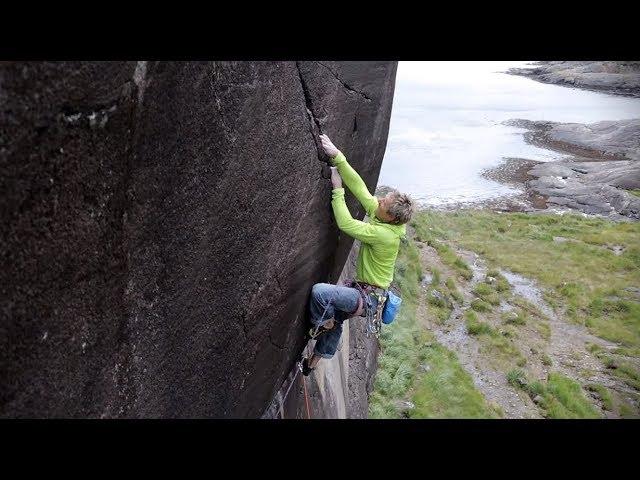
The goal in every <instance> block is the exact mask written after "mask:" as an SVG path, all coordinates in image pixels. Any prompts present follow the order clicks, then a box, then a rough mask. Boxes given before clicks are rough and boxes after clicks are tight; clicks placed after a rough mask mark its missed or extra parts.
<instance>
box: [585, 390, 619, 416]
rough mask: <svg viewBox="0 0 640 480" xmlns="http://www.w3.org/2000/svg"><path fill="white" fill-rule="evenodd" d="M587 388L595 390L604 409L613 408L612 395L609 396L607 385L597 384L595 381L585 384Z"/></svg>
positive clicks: (610, 409)
mask: <svg viewBox="0 0 640 480" xmlns="http://www.w3.org/2000/svg"><path fill="white" fill-rule="evenodd" d="M587 390H590V391H592V392H596V393H597V394H598V397H599V398H600V400H601V401H602V405H603V406H604V408H605V409H606V410H609V411H612V410H613V397H612V396H611V392H610V391H609V389H608V388H607V387H605V386H603V385H599V384H597V383H590V384H588V385H587Z"/></svg>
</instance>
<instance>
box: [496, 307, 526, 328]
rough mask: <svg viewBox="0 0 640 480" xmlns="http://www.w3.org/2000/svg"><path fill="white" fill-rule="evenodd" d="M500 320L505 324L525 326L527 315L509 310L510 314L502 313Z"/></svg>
mask: <svg viewBox="0 0 640 480" xmlns="http://www.w3.org/2000/svg"><path fill="white" fill-rule="evenodd" d="M501 316H502V320H503V321H504V323H506V324H510V325H525V324H526V323H527V313H526V312H523V311H522V310H520V311H515V310H511V311H510V312H503V313H502V315H501Z"/></svg>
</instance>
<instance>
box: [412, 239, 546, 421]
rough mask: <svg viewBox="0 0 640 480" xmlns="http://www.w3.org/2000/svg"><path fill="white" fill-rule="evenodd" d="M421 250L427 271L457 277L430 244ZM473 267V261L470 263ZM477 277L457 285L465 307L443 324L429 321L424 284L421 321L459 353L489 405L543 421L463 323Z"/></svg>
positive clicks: (477, 269) (477, 273)
mask: <svg viewBox="0 0 640 480" xmlns="http://www.w3.org/2000/svg"><path fill="white" fill-rule="evenodd" d="M423 245H424V247H423V248H422V249H421V251H420V254H421V259H422V265H423V270H424V271H429V269H430V268H431V267H432V266H433V267H436V268H437V269H438V270H439V271H440V272H442V278H443V279H444V278H446V277H449V276H454V277H455V278H456V279H457V276H456V274H455V273H454V272H453V271H452V270H451V269H450V268H449V267H447V266H446V265H444V264H443V263H442V261H441V260H440V257H439V256H438V253H437V252H436V250H435V249H434V248H432V247H430V246H428V245H427V244H423ZM468 263H469V265H470V266H471V265H472V262H468ZM473 268H474V276H473V279H472V280H471V281H470V282H469V285H467V286H465V285H463V284H462V283H461V282H458V288H459V291H460V293H461V294H462V296H463V298H464V302H463V304H462V305H455V306H454V309H453V311H452V312H451V316H450V317H449V320H447V322H445V323H444V325H440V324H438V323H437V322H433V321H430V319H429V318H428V317H429V316H428V314H427V313H426V307H425V302H426V297H427V295H426V294H427V290H428V288H429V287H428V285H424V284H423V287H422V288H423V292H424V294H423V295H421V297H420V298H421V303H420V306H419V309H418V315H419V318H420V319H421V320H422V322H423V324H424V325H426V326H427V328H429V329H430V330H431V331H432V332H433V334H434V335H435V337H436V339H437V341H438V343H440V344H442V345H443V346H445V347H446V348H448V349H449V350H451V351H453V352H455V353H456V355H457V357H458V360H459V361H460V364H461V365H462V367H463V368H464V369H465V370H466V371H467V373H469V374H470V375H471V378H472V379H473V383H474V384H475V386H476V388H477V389H478V390H479V391H480V392H481V393H482V394H483V395H484V396H485V398H486V399H487V400H488V401H489V402H493V403H495V404H497V405H499V406H500V408H501V409H502V411H503V412H504V416H505V417H506V418H540V417H541V415H540V413H539V411H538V408H537V407H536V405H535V404H534V403H533V402H532V401H531V399H530V398H529V397H528V396H527V395H526V394H525V393H524V392H522V391H521V390H517V389H515V388H514V387H512V386H511V385H509V383H508V382H507V377H506V375H505V373H504V372H503V371H501V370H499V369H497V368H495V367H494V366H493V365H491V362H489V361H488V360H489V359H488V358H487V357H486V356H484V355H482V354H481V353H480V347H481V345H480V342H479V341H478V339H477V338H476V337H474V336H473V335H469V334H467V328H466V325H465V321H464V311H465V310H466V309H467V308H470V304H471V301H472V300H473V298H474V296H473V294H472V293H471V290H472V289H473V286H474V285H475V284H476V283H477V282H478V281H479V280H481V279H482V278H484V274H481V269H480V267H479V266H474V267H473Z"/></svg>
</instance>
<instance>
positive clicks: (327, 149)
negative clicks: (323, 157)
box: [320, 134, 340, 158]
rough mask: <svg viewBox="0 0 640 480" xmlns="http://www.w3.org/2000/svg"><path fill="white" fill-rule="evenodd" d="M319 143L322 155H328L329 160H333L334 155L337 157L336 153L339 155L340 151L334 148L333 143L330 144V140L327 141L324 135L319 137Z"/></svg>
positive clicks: (327, 138)
mask: <svg viewBox="0 0 640 480" xmlns="http://www.w3.org/2000/svg"><path fill="white" fill-rule="evenodd" d="M320 143H321V144H322V148H323V150H324V153H326V154H327V155H329V156H330V157H331V158H334V157H335V156H336V155H338V153H340V150H338V149H337V148H336V146H335V145H334V144H333V143H331V140H329V137H327V136H326V135H324V134H323V135H320Z"/></svg>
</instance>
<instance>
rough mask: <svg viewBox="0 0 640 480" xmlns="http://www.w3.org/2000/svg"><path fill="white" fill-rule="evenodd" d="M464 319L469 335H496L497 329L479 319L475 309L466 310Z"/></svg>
mask: <svg viewBox="0 0 640 480" xmlns="http://www.w3.org/2000/svg"><path fill="white" fill-rule="evenodd" d="M464 320H465V324H466V326H467V332H468V333H469V335H483V334H485V335H495V331H494V330H493V328H491V326H490V325H489V324H488V323H485V322H481V321H480V320H478V315H477V314H476V312H474V311H473V310H467V311H465V312H464Z"/></svg>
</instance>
